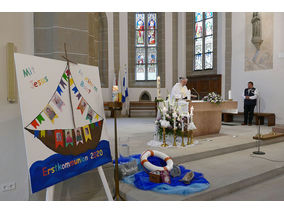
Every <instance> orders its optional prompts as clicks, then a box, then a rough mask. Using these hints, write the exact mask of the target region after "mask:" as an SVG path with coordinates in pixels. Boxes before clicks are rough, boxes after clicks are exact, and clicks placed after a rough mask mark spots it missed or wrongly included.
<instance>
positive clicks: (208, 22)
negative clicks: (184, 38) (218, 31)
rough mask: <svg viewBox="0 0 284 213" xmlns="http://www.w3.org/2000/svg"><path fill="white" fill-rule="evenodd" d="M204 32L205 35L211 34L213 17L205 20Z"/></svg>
mask: <svg viewBox="0 0 284 213" xmlns="http://www.w3.org/2000/svg"><path fill="white" fill-rule="evenodd" d="M205 32H206V33H205V34H206V35H207V36H208V35H212V34H213V18H210V19H207V20H205Z"/></svg>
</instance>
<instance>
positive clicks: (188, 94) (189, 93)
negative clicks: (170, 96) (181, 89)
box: [187, 89, 191, 100]
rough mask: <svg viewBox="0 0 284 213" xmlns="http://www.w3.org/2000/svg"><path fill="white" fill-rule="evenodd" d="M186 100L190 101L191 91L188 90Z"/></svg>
mask: <svg viewBox="0 0 284 213" xmlns="http://www.w3.org/2000/svg"><path fill="white" fill-rule="evenodd" d="M187 100H191V91H190V89H189V90H188V91H187Z"/></svg>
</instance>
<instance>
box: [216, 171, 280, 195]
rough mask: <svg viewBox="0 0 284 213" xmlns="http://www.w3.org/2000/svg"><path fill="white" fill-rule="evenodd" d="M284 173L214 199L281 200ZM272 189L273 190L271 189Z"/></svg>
mask: <svg viewBox="0 0 284 213" xmlns="http://www.w3.org/2000/svg"><path fill="white" fill-rule="evenodd" d="M283 188H284V175H280V176H277V177H275V178H272V179H269V180H266V181H264V182H261V183H258V184H255V185H253V186H250V187H247V188H244V189H242V190H239V191H236V192H233V193H230V194H227V195H225V196H222V197H218V198H217V199H214V200H215V201H242V200H245V201H283V200H284V190H283ZM271 189H273V190H271Z"/></svg>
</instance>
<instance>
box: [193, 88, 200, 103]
mask: <svg viewBox="0 0 284 213" xmlns="http://www.w3.org/2000/svg"><path fill="white" fill-rule="evenodd" d="M192 89H193V90H194V92H196V93H197V96H198V98H197V100H199V93H198V92H197V91H196V89H194V88H193V87H192Z"/></svg>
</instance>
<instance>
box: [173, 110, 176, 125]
mask: <svg viewBox="0 0 284 213" xmlns="http://www.w3.org/2000/svg"><path fill="white" fill-rule="evenodd" d="M173 117H174V129H177V124H176V118H177V113H176V112H175V111H174V113H173Z"/></svg>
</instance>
